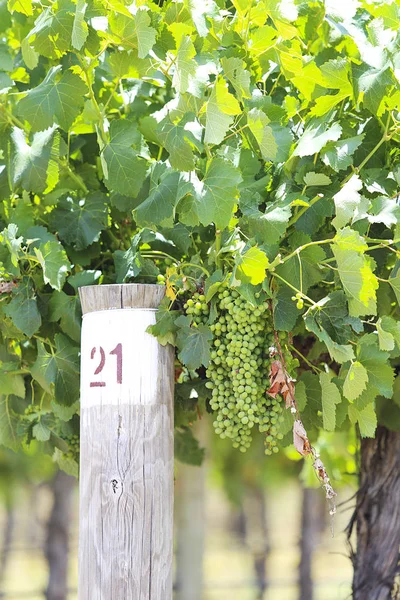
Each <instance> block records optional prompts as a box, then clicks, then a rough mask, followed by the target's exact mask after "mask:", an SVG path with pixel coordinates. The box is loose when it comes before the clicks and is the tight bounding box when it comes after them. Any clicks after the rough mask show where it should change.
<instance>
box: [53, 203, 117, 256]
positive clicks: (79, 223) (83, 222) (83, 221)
mask: <svg viewBox="0 0 400 600" xmlns="http://www.w3.org/2000/svg"><path fill="white" fill-rule="evenodd" d="M107 214H108V211H107V197H106V196H105V195H104V194H102V193H101V192H92V193H90V194H88V196H87V197H86V198H85V199H83V200H79V201H77V200H75V199H74V198H72V197H71V196H64V197H63V198H61V199H60V200H59V202H58V204H57V207H56V208H55V209H54V210H53V212H52V213H51V218H50V223H51V226H52V228H53V230H54V231H57V232H58V235H59V237H60V239H61V240H63V241H64V242H65V243H66V244H69V245H71V246H74V248H76V250H84V249H85V248H87V247H88V246H89V245H90V244H92V243H93V242H95V241H97V240H98V239H99V236H100V233H101V232H102V231H103V229H105V228H106V227H107Z"/></svg>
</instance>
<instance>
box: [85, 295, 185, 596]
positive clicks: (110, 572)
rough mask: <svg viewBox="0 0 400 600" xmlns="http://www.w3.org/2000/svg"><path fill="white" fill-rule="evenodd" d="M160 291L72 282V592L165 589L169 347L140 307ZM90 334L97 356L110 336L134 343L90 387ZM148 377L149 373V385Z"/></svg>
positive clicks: (169, 531) (153, 592) (169, 536)
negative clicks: (77, 434)
mask: <svg viewBox="0 0 400 600" xmlns="http://www.w3.org/2000/svg"><path fill="white" fill-rule="evenodd" d="M103 290H104V292H103ZM164 293H165V290H164V289H163V288H162V287H161V286H149V285H143V286H142V285H135V284H127V285H126V286H125V285H115V286H88V287H85V288H81V290H80V296H81V301H82V307H83V311H84V313H85V314H87V317H85V320H84V328H83V334H82V336H83V339H82V384H81V385H82V389H81V469H80V532H79V592H78V598H79V600H171V599H172V562H173V381H174V378H173V365H174V352H173V348H172V347H171V346H167V347H162V346H159V345H158V343H157V341H156V340H155V338H152V337H151V336H149V334H147V333H146V332H145V330H146V328H147V326H148V323H149V320H150V321H151V320H153V322H154V320H155V313H154V311H149V310H148V309H149V308H155V307H156V306H157V305H158V303H159V302H160V300H161V299H162V297H163V295H164ZM143 305H144V306H143ZM118 308H119V309H121V308H128V309H129V308H137V309H138V310H137V311H136V310H134V311H132V310H127V311H126V318H124V317H125V314H124V311H120V310H119V311H115V313H114V314H111V313H110V310H111V309H118ZM140 308H145V309H147V310H144V311H141V310H140ZM97 311H102V312H97ZM88 313H93V316H92V315H89V314H88ZM95 313H96V314H95ZM121 313H122V315H121ZM121 316H122V320H121ZM141 317H143V318H141ZM91 336H93V339H94V340H95V341H94V342H93V343H95V344H100V340H101V339H103V340H104V342H103V345H104V349H105V352H106V356H107V358H106V364H107V362H110V364H111V365H112V366H113V365H115V356H111V357H109V352H108V350H109V346H112V344H113V343H114V341H115V340H116V339H122V340H123V346H124V352H125V351H126V350H129V352H128V353H127V354H125V356H130V357H132V356H137V351H138V348H137V346H139V351H140V350H141V351H142V356H141V360H140V361H139V364H140V368H137V365H135V368H130V365H129V364H128V363H127V362H126V361H125V363H124V364H123V377H122V383H121V384H120V385H119V386H117V384H116V383H115V381H114V380H113V382H111V379H112V377H113V375H115V372H114V371H113V369H112V368H110V370H109V371H108V372H106V373H105V375H104V382H105V383H106V385H105V386H104V387H99V388H95V389H90V388H89V387H88V382H89V380H90V379H91V378H92V376H93V364H92V363H91V361H90V357H89V358H88V349H90V347H91V345H92V341H91V339H89V338H91ZM102 336H103V337H102ZM147 338H148V339H147ZM128 343H130V344H131V348H126V344H128ZM107 344H108V346H107ZM153 344H156V345H157V349H156V352H155V351H154V350H152V345H153ZM135 345H136V347H135ZM84 349H85V351H84ZM143 350H144V351H143ZM84 354H85V356H84ZM154 360H156V368H155V365H154ZM95 362H96V361H95ZM88 370H89V371H90V372H89V373H87V371H88ZM101 375H102V373H101V374H100V375H99V377H100V376H101ZM151 379H155V383H154V382H153V384H152V392H151V394H149V393H148V392H147V393H146V387H147V386H148V383H149V381H150V380H151Z"/></svg>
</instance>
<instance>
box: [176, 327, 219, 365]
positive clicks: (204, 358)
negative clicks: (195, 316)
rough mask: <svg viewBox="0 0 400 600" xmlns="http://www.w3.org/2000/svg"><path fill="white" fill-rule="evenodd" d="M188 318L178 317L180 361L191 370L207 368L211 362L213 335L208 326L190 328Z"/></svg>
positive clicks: (177, 340)
mask: <svg viewBox="0 0 400 600" xmlns="http://www.w3.org/2000/svg"><path fill="white" fill-rule="evenodd" d="M189 322H190V320H188V317H184V316H181V317H178V318H177V319H176V321H175V325H176V326H177V327H178V328H179V329H178V330H177V338H176V343H177V346H178V349H179V354H178V357H179V360H181V361H182V363H183V364H184V365H185V366H186V367H188V369H190V370H194V369H198V368H199V367H201V365H204V366H205V367H206V366H207V365H208V363H209V362H210V342H211V340H212V337H213V336H212V333H211V331H210V329H209V327H207V325H203V324H201V325H199V326H198V327H190V325H189Z"/></svg>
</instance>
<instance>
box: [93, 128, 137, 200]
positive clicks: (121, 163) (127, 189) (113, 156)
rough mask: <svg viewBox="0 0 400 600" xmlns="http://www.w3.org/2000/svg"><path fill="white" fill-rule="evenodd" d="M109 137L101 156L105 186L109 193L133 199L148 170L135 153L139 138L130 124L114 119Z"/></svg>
mask: <svg viewBox="0 0 400 600" xmlns="http://www.w3.org/2000/svg"><path fill="white" fill-rule="evenodd" d="M110 138H111V139H110V143H109V144H107V146H106V147H105V148H104V150H103V154H102V157H103V168H104V175H105V180H106V185H107V187H108V189H109V190H110V191H115V192H119V193H120V194H124V195H125V196H133V197H135V196H137V195H138V193H139V191H140V188H141V187H142V184H143V182H144V179H145V176H146V170H147V165H146V161H145V160H143V159H142V158H140V156H139V154H138V151H140V148H141V135H140V133H139V131H138V129H137V127H136V125H135V124H134V123H132V122H131V121H127V120H120V121H118V120H117V121H113V122H112V123H111V128H110ZM132 146H133V147H132Z"/></svg>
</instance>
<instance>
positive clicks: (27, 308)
mask: <svg viewBox="0 0 400 600" xmlns="http://www.w3.org/2000/svg"><path fill="white" fill-rule="evenodd" d="M4 312H5V314H6V315H7V316H8V317H10V319H12V321H13V323H14V325H15V326H16V327H17V328H18V329H19V330H20V331H22V333H24V334H25V335H26V336H28V337H32V335H33V334H34V333H36V332H37V330H38V329H39V327H40V325H41V324H42V318H41V316H40V313H39V309H38V307H37V302H36V298H35V296H34V290H33V285H32V282H31V280H30V279H28V278H25V279H24V280H23V281H22V282H21V283H20V284H19V285H18V287H17V289H16V291H15V293H14V294H13V297H12V300H11V302H10V303H9V304H8V305H7V306H6V308H5V310H4Z"/></svg>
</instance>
